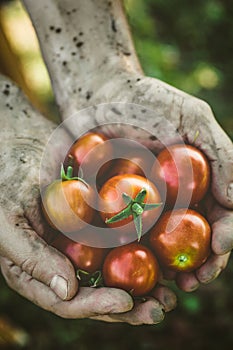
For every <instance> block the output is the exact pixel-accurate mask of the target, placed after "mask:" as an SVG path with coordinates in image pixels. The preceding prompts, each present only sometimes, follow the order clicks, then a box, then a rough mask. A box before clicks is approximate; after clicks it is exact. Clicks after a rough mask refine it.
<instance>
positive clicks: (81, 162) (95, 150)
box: [65, 132, 112, 178]
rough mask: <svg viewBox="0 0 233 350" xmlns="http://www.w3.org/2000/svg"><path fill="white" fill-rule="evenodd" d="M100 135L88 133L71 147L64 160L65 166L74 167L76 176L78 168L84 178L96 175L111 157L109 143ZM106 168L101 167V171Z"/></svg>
mask: <svg viewBox="0 0 233 350" xmlns="http://www.w3.org/2000/svg"><path fill="white" fill-rule="evenodd" d="M107 140H108V138H107V137H105V136H104V135H103V134H101V133H97V132H89V133H87V134H85V135H83V136H81V137H80V138H79V139H78V140H76V142H75V143H74V144H73V145H72V146H71V148H70V150H69V151H68V154H67V157H66V159H65V164H70V163H71V164H70V165H71V166H73V167H74V170H75V171H74V174H75V175H77V171H78V169H79V167H81V168H82V171H83V174H84V177H85V178H88V177H89V176H90V175H93V174H97V172H98V170H99V168H100V167H101V166H102V165H103V164H104V163H107V161H108V160H109V159H110V158H111V157H112V145H111V142H110V141H109V142H106V141H107ZM105 170H106V166H105V167H103V171H105Z"/></svg>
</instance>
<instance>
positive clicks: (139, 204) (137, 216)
mask: <svg viewBox="0 0 233 350" xmlns="http://www.w3.org/2000/svg"><path fill="white" fill-rule="evenodd" d="M146 195H147V190H146V189H145V188H142V189H141V191H139V192H138V194H137V195H136V197H135V198H134V199H133V198H131V197H130V196H129V195H128V194H127V193H123V194H122V198H123V200H124V202H125V204H126V207H125V208H124V209H122V210H121V211H120V212H119V213H117V214H116V215H114V216H112V217H111V218H109V219H106V220H105V223H106V224H113V223H115V222H119V221H122V220H124V219H127V218H128V217H129V216H130V215H132V216H133V221H134V225H135V228H136V232H137V237H138V242H139V241H140V239H141V236H142V214H143V213H144V211H148V210H153V209H156V208H158V207H160V206H161V205H162V203H148V204H147V203H144V200H145V197H146Z"/></svg>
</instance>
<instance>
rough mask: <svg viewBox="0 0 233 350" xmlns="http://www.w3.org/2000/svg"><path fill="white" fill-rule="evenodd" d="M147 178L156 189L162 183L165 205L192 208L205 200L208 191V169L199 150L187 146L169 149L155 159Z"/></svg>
mask: <svg viewBox="0 0 233 350" xmlns="http://www.w3.org/2000/svg"><path fill="white" fill-rule="evenodd" d="M151 178H152V179H153V181H154V182H155V183H156V185H158V187H159V188H160V186H161V185H162V184H163V185H164V183H165V185H166V188H167V198H166V203H167V204H168V205H170V206H173V205H174V204H175V203H176V205H177V206H178V207H186V206H192V205H194V204H196V203H198V202H199V201H200V200H201V199H202V198H203V197H204V196H205V194H206V192H207V190H208V188H209V183H210V166H209V163H208V160H207V158H206V157H205V155H204V154H203V153H202V152H201V151H200V150H199V149H197V148H195V147H193V146H191V145H181V144H177V145H172V146H169V147H167V148H165V149H164V150H162V151H161V152H160V153H159V155H158V156H157V162H155V163H154V165H153V167H152V170H151ZM176 201H177V202H176Z"/></svg>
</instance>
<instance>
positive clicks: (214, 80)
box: [125, 0, 233, 137]
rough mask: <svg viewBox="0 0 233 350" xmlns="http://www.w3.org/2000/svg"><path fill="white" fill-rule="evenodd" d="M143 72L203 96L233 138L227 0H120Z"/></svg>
mask: <svg viewBox="0 0 233 350" xmlns="http://www.w3.org/2000/svg"><path fill="white" fill-rule="evenodd" d="M125 4H126V8H127V11H128V15H129V20H130V23H131V28H132V31H133V37H134V40H135V44H136V48H137V51H138V54H139V57H140V61H141V63H142V66H143V69H144V71H145V73H146V74H148V75H150V76H153V77H156V78H159V79H161V80H163V81H166V82H167V83H169V84H171V85H174V86H176V87H178V88H180V89H182V90H184V91H186V92H189V93H191V94H194V95H196V96H197V97H200V98H202V99H204V100H206V101H207V102H208V103H209V104H210V105H211V107H212V108H213V110H214V113H215V115H216V117H217V119H218V121H219V122H220V124H221V125H222V126H223V128H224V129H225V130H226V131H227V132H228V134H229V135H230V136H231V137H233V100H232V94H233V3H232V1H231V0H205V1H203V0H196V1H185V0H166V1H164V0H125Z"/></svg>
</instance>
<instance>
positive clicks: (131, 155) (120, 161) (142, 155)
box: [107, 147, 154, 178]
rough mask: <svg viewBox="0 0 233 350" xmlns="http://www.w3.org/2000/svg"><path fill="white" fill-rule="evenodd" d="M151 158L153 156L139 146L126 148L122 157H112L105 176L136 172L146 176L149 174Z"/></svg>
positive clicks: (152, 158)
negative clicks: (112, 159)
mask: <svg viewBox="0 0 233 350" xmlns="http://www.w3.org/2000/svg"><path fill="white" fill-rule="evenodd" d="M131 148H132V147H131ZM153 160H154V156H153V155H152V153H151V151H150V150H148V149H145V148H139V147H138V148H137V147H134V148H133V149H129V148H128V149H127V150H126V153H125V156H124V158H123V157H122V158H117V159H114V162H113V163H112V165H111V168H110V169H109V171H108V172H107V176H108V178H110V177H113V176H116V175H122V174H136V175H141V176H144V177H146V176H147V175H149V172H150V170H151V164H152V162H153Z"/></svg>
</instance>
